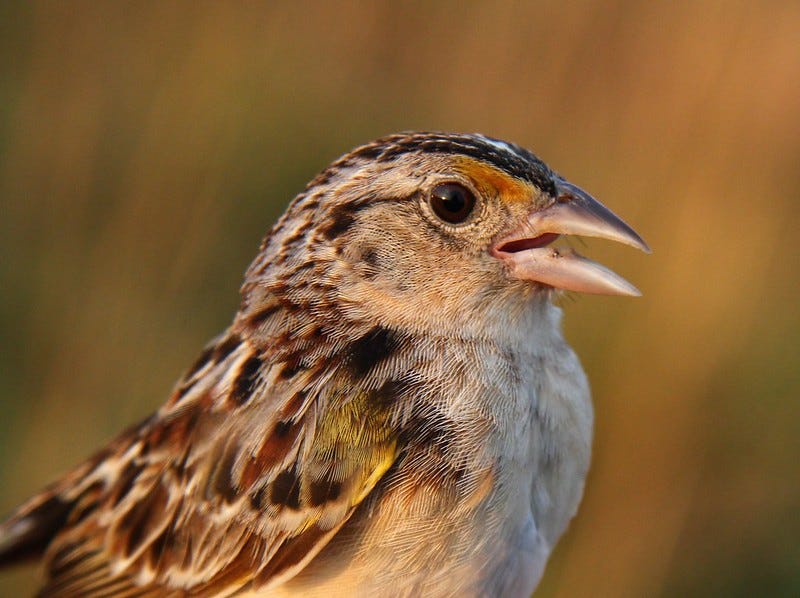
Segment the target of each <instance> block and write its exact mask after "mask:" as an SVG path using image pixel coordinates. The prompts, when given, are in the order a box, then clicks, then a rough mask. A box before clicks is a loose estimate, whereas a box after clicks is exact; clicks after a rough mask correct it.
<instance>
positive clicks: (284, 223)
mask: <svg viewBox="0 0 800 598" xmlns="http://www.w3.org/2000/svg"><path fill="white" fill-rule="evenodd" d="M571 235H579V236H590V237H601V238H605V239H610V240H612V241H617V242H621V243H625V244H627V245H631V246H633V247H636V248H638V249H641V250H644V251H649V249H648V247H647V244H646V243H645V242H644V241H643V240H642V239H641V238H640V237H639V235H637V234H636V233H635V232H634V231H633V229H631V228H630V227H629V226H628V225H626V224H625V223H624V222H623V221H622V220H621V219H620V218H618V217H617V216H616V215H614V214H613V213H612V212H611V211H610V210H608V209H607V208H606V207H604V206H603V205H602V204H600V203H599V202H598V201H597V200H595V199H594V198H592V197H591V196H590V195H588V194H587V193H585V192H584V191H582V190H581V189H579V188H578V187H576V186H575V185H572V184H571V183H568V182H567V181H565V180H564V179H562V178H561V177H560V176H559V175H557V174H556V173H554V172H553V171H552V170H550V168H548V166H547V165H546V164H544V163H543V162H542V161H541V160H539V159H538V158H537V157H536V156H535V155H533V154H532V153H531V152H529V151H527V150H525V149H523V148H521V147H518V146H516V145H513V144H510V143H506V142H503V141H499V140H495V139H491V138H488V137H484V136H481V135H455V134H441V133H406V134H398V135H392V136H389V137H386V138H383V139H379V140H377V141H374V142H372V143H370V144H367V145H364V146H362V147H359V148H357V149H355V150H353V151H352V152H351V153H349V154H347V155H345V156H343V157H342V158H340V159H339V160H337V161H336V162H334V163H333V164H332V165H331V166H329V167H328V168H327V169H325V170H324V171H323V172H322V173H320V174H319V175H318V176H317V177H316V178H315V179H314V180H312V181H311V183H309V185H308V186H307V188H306V189H305V191H304V192H303V193H301V194H300V195H299V196H298V197H297V198H296V199H295V201H294V202H293V203H292V204H291V206H290V207H289V209H288V210H287V212H286V214H285V215H284V217H283V218H282V219H281V220H280V221H279V222H278V224H277V225H276V227H275V229H274V230H273V232H272V234H271V235H270V236H269V237H268V238H267V239H266V240H265V242H264V245H263V247H262V252H261V254H260V255H259V257H258V258H257V259H256V261H255V262H254V263H253V265H252V266H251V267H250V270H249V271H248V276H247V281H246V283H245V287H244V293H245V301H247V295H248V293H251V294H252V293H256V294H259V295H263V293H265V292H266V293H272V294H275V295H276V296H278V297H279V299H280V301H282V302H284V303H286V304H292V305H294V306H297V307H298V308H305V309H306V311H307V312H310V313H315V314H323V313H327V312H330V310H333V311H334V312H336V316H335V317H336V318H342V319H344V320H362V319H372V320H375V319H377V320H378V321H379V323H381V324H383V325H386V326H397V327H404V328H410V329H412V330H413V329H417V328H425V329H430V328H431V327H433V328H435V329H436V330H438V331H440V332H444V331H447V330H451V329H452V330H458V331H460V332H461V333H464V332H465V331H469V330H471V329H473V332H474V333H475V334H481V329H482V328H483V327H485V326H486V325H487V322H488V321H490V320H492V319H493V314H495V313H500V314H502V317H500V318H495V320H496V321H497V323H498V324H499V325H502V326H505V325H508V324H509V322H510V321H513V318H514V317H516V316H519V315H520V314H522V313H523V312H525V311H526V310H527V311H530V310H529V309H528V308H530V306H531V305H549V304H550V301H549V299H550V297H551V296H552V294H553V291H558V290H564V291H577V292H582V293H599V294H611V295H638V294H639V292H638V291H637V290H636V288H635V287H634V286H633V285H631V284H630V283H628V282H627V281H625V280H624V279H623V278H621V277H619V276H618V275H616V274H615V273H613V272H612V271H610V270H608V269H607V268H605V267H604V266H602V265H600V264H597V263H595V262H593V261H591V260H589V259H586V258H584V257H581V256H579V255H578V254H577V253H575V252H574V251H572V250H571V249H563V248H556V247H554V246H553V245H552V244H553V242H554V241H556V240H557V239H558V238H560V237H562V236H571ZM260 299H261V301H259V302H258V303H260V304H263V297H261V298H260ZM498 306H500V307H501V309H500V310H498V309H497V308H498ZM476 322H479V323H480V324H476Z"/></svg>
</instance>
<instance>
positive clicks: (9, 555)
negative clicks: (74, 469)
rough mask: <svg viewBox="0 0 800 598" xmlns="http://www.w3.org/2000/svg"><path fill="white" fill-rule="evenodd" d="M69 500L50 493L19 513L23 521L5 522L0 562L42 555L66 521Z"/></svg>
mask: <svg viewBox="0 0 800 598" xmlns="http://www.w3.org/2000/svg"><path fill="white" fill-rule="evenodd" d="M71 508H72V503H68V502H65V501H63V500H62V499H61V498H60V497H59V496H51V497H50V498H48V499H47V500H45V501H44V502H43V503H42V504H40V505H39V506H38V507H36V508H34V509H33V510H32V511H31V512H30V513H28V514H27V515H25V516H24V517H22V519H21V521H25V523H26V524H25V525H20V526H6V527H5V529H4V530H3V533H4V534H6V535H4V537H3V541H2V543H0V544H2V545H1V546H0V565H11V564H12V563H19V562H22V561H26V560H28V559H30V558H33V557H37V556H39V555H41V554H42V553H43V552H44V550H45V549H46V548H47V546H48V545H49V544H50V540H52V539H53V537H54V536H55V535H56V534H57V533H58V532H59V531H61V528H62V527H63V526H64V523H65V522H66V521H67V517H68V515H69V512H70V509H71Z"/></svg>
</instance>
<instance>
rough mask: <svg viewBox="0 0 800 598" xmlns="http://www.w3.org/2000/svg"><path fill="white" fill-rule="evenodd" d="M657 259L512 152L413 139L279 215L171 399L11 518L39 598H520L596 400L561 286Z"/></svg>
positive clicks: (551, 541)
mask: <svg viewBox="0 0 800 598" xmlns="http://www.w3.org/2000/svg"><path fill="white" fill-rule="evenodd" d="M575 237H598V238H604V239H607V240H611V241H615V242H619V243H623V244H626V245H629V246H632V247H634V248H638V249H640V250H643V251H646V252H649V251H650V250H649V247H648V246H647V244H646V243H645V242H644V241H643V240H642V238H641V237H640V236H639V235H638V234H637V233H636V232H635V231H634V230H633V229H632V228H631V227H630V226H628V225H627V224H625V223H624V222H623V221H622V220H621V219H620V218H619V217H618V216H616V215H615V214H614V213H612V212H611V211H610V210H609V209H608V208H606V207H604V206H603V205H602V204H601V203H600V202H599V201H597V200H596V199H594V198H593V197H592V196H590V195H589V194H588V193H586V192H584V191H583V190H581V189H580V188H579V187H577V186H575V185H573V184H571V183H569V182H567V181H566V180H565V179H564V178H563V177H561V176H560V175H559V174H557V173H556V172H555V171H553V170H551V169H550V168H549V167H548V166H547V165H546V164H545V163H544V162H543V161H541V160H540V159H539V158H537V157H536V156H535V155H534V154H533V153H532V152H530V151H529V150H526V149H524V148H523V147H521V146H519V145H516V144H513V143H509V142H505V141H501V140H499V139H495V138H492V137H488V136H484V135H481V134H460V133H439V132H406V133H398V134H393V135H388V136H385V137H382V138H380V139H377V140H375V141H372V142H369V143H367V144H365V145H362V146H360V147H358V148H356V149H354V150H353V151H351V152H350V153H348V154H346V155H344V156H343V157H341V158H339V159H338V160H336V161H334V162H333V163H332V164H331V165H330V166H328V167H327V168H325V169H324V170H323V171H322V172H321V173H319V174H318V175H317V176H316V177H315V178H313V179H312V180H311V182H310V183H308V185H307V186H306V187H305V189H304V190H303V191H302V192H301V193H299V194H298V195H297V196H296V197H295V198H294V199H293V201H291V203H290V204H289V206H288V208H287V209H286V211H285V213H284V214H283V216H282V217H281V218H280V219H279V220H278V221H277V223H276V224H275V225H274V227H273V228H272V230H271V232H270V233H269V234H268V235H267V236H266V238H265V240H264V241H263V243H262V244H261V246H260V249H259V251H258V254H257V256H256V258H255V260H254V261H253V262H252V264H251V265H250V266H249V268H248V269H247V271H246V274H245V277H244V282H243V285H242V287H241V303H240V306H239V309H238V311H237V313H236V314H235V317H234V319H233V322H232V324H231V325H230V327H229V328H228V329H227V330H225V332H223V333H222V334H221V335H220V336H218V337H217V338H215V339H214V340H213V341H211V342H210V343H209V344H208V345H207V346H206V347H205V348H204V349H203V350H202V352H201V353H200V355H199V357H198V358H197V360H196V361H195V362H194V364H193V365H192V366H191V367H190V368H189V369H188V370H187V371H186V372H185V373H184V374H183V376H182V377H181V378H180V379H179V381H178V382H177V384H176V385H175V387H174V389H173V391H172V392H171V394H170V395H169V398H168V400H167V401H166V403H165V404H164V405H163V406H162V407H161V408H160V409H158V411H156V412H155V413H154V414H153V415H151V416H150V417H147V418H146V419H144V421H142V422H141V423H139V424H137V425H134V426H133V427H131V428H130V429H128V430H127V431H125V432H123V433H122V434H120V435H119V436H118V437H116V439H114V440H113V441H111V442H110V443H109V444H108V445H107V446H105V448H102V449H101V450H99V451H98V452H97V453H96V454H94V456H92V457H90V458H89V459H87V460H86V461H84V462H83V463H82V464H80V465H78V466H77V467H75V468H74V469H73V470H71V471H69V472H68V473H67V474H65V475H64V476H63V477H61V478H59V479H57V480H56V481H55V482H53V483H52V484H51V485H49V486H47V487H46V488H45V489H44V490H42V491H41V492H40V493H38V494H36V495H35V496H33V497H32V498H30V499H29V500H28V501H27V502H25V503H24V504H22V505H21V506H20V507H18V508H17V509H16V510H15V511H13V512H12V513H11V514H10V515H9V516H8V518H7V519H5V520H4V522H3V523H2V524H0V566H8V565H13V564H16V563H21V562H25V561H33V560H38V561H42V562H43V565H44V580H43V582H42V586H41V590H40V594H39V595H41V596H48V597H50V596H54V597H66V596H69V597H92V598H99V597H111V596H114V597H133V596H137V597H150V596H248V597H250V596H253V597H255V596H276V597H285V596H286V597H291V596H312V597H313V596H325V597H326V598H327V597H331V596H432V597H440V596H442V597H443V596H498V597H500V596H502V597H507V596H510V597H515V596H518V597H521V596H529V595H530V594H531V592H533V591H534V589H535V588H536V586H537V585H538V583H539V581H540V578H541V576H542V573H543V571H544V568H545V564H546V562H547V560H548V557H549V555H550V553H551V551H552V550H553V548H554V547H555V545H556V543H557V542H558V540H559V538H560V537H561V535H562V534H563V533H564V531H565V529H566V528H567V526H568V524H569V522H570V520H571V519H572V518H573V516H574V515H575V513H576V510H577V508H578V504H579V502H580V500H581V495H582V493H583V487H584V482H585V478H586V474H587V470H588V468H589V462H590V453H591V444H592V428H593V407H592V402H591V397H590V390H589V385H588V382H587V378H586V376H585V374H584V371H583V369H582V366H581V364H580V361H579V359H578V357H577V356H576V354H575V352H574V351H573V350H572V349H571V348H570V346H569V345H568V344H567V343H566V341H565V340H564V337H563V334H562V332H561V316H562V308H561V306H560V302H559V298H560V297H561V296H563V295H564V294H566V293H570V294H573V293H589V294H607V295H622V296H636V295H639V294H640V293H639V291H638V290H637V289H636V288H635V287H634V286H633V285H631V284H630V283H629V282H627V281H626V280H625V279H623V278H622V277H620V276H618V275H617V274H615V273H614V272H612V271H611V270H609V269H607V268H605V267H604V266H602V265H600V264H598V263H596V262H594V261H591V260H590V259H588V258H585V257H583V256H581V255H579V254H578V253H577V252H576V251H575V250H574V249H572V248H571V245H570V243H569V241H570V240H571V239H573V238H575Z"/></svg>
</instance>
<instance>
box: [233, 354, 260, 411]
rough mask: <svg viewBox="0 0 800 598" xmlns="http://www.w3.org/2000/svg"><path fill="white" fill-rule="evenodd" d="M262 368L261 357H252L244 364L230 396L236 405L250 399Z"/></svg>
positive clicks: (240, 404)
mask: <svg viewBox="0 0 800 598" xmlns="http://www.w3.org/2000/svg"><path fill="white" fill-rule="evenodd" d="M260 369H261V359H260V358H259V357H255V356H254V357H251V358H249V359H248V360H247V361H245V362H244V363H243V364H242V367H241V369H240V370H239V375H238V376H237V377H236V380H235V381H234V383H233V388H232V389H231V394H230V397H229V398H230V400H231V401H233V402H234V403H236V405H238V406H242V405H244V404H245V403H247V402H248V401H249V400H250V398H251V397H252V394H253V390H255V387H256V383H257V382H258V374H259V371H260Z"/></svg>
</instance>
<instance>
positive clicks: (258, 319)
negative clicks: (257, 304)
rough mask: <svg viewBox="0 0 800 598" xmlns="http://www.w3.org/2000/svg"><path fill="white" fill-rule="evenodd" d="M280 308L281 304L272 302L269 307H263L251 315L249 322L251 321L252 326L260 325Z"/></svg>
mask: <svg viewBox="0 0 800 598" xmlns="http://www.w3.org/2000/svg"><path fill="white" fill-rule="evenodd" d="M279 309H280V305H278V304H277V303H276V304H272V305H268V306H267V307H264V308H261V309H259V310H258V311H256V312H255V313H254V314H252V315H251V316H249V318H248V322H250V325H251V326H260V325H261V324H263V323H264V322H265V321H266V320H267V319H268V318H269V317H270V316H271V315H272V314H274V313H275V312H277V311H278V310H279Z"/></svg>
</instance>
